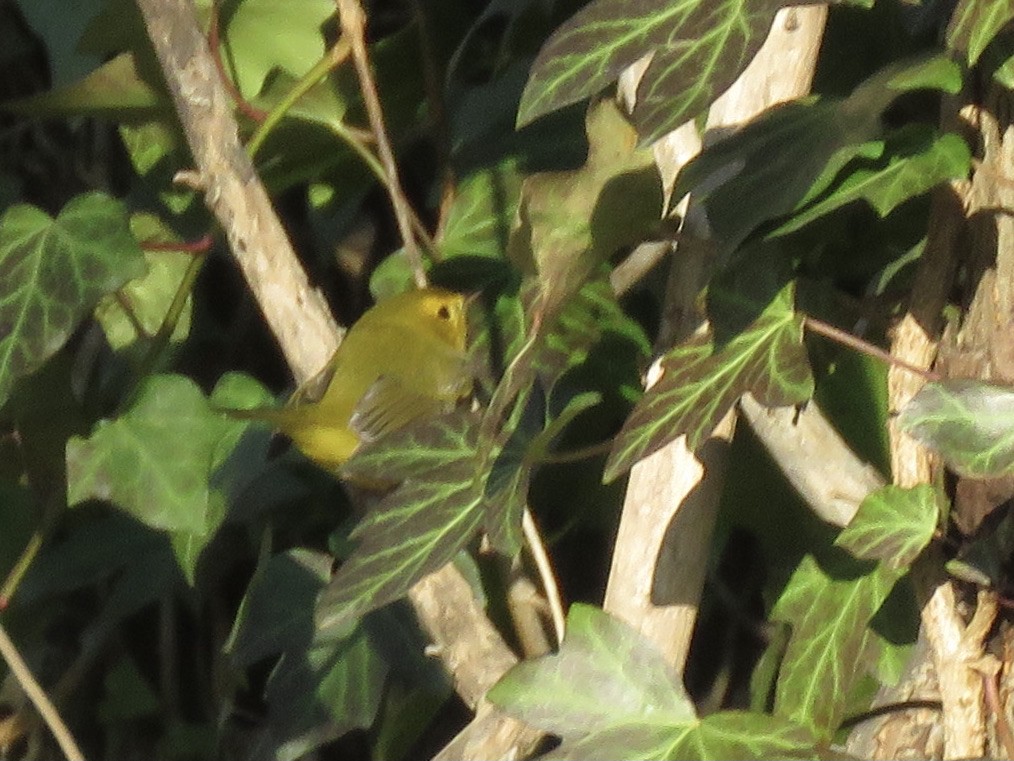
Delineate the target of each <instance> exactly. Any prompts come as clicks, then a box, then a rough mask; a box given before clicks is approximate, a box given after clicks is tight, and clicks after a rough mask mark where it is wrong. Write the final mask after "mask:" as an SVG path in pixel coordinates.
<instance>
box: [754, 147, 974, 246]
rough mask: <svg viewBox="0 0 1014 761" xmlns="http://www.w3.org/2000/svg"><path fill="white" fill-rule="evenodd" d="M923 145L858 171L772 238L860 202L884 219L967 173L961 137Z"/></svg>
mask: <svg viewBox="0 0 1014 761" xmlns="http://www.w3.org/2000/svg"><path fill="white" fill-rule="evenodd" d="M922 142H923V143H924V144H923V145H921V146H908V150H905V151H904V152H901V153H897V154H894V155H891V156H890V158H889V159H888V161H887V164H886V165H885V166H882V167H875V168H874V167H871V168H867V167H861V168H858V169H856V170H855V171H853V172H852V173H850V174H849V175H848V176H846V177H845V179H844V180H842V182H841V183H840V184H839V185H838V186H837V187H835V188H834V190H833V191H831V192H830V193H829V194H828V195H826V196H825V197H824V198H822V199H821V200H820V201H818V202H817V203H814V204H813V205H812V206H809V207H807V208H806V209H804V210H803V211H801V212H800V213H798V214H795V215H793V217H792V218H791V219H790V220H789V221H788V222H786V223H785V224H783V225H781V226H780V227H778V228H777V229H776V230H775V231H774V232H772V233H771V235H785V234H787V233H790V232H793V231H795V230H798V229H799V228H801V227H803V226H804V225H807V224H809V223H810V222H812V221H813V220H815V219H817V218H819V217H822V216H824V215H826V214H829V213H830V212H832V211H834V210H835V209H839V208H841V207H842V206H844V205H846V204H848V203H851V202H853V201H858V200H865V201H867V202H868V203H869V204H870V205H871V206H872V207H873V208H874V209H876V211H877V213H878V214H879V215H880V216H881V217H886V216H887V215H888V214H890V213H891V212H892V211H893V210H894V209H895V208H896V207H897V206H898V205H899V204H901V203H904V202H905V201H907V200H908V199H910V198H913V197H915V196H917V195H921V194H923V193H925V192H926V191H928V190H930V189H932V188H933V187H935V186H936V185H939V184H940V183H941V182H945V181H947V180H951V179H955V178H958V177H964V176H965V175H967V174H968V170H969V167H970V166H971V161H972V155H971V153H970V152H969V150H968V145H967V144H966V143H965V141H964V140H962V139H961V138H960V137H958V136H957V135H954V134H950V133H948V134H944V135H939V136H935V137H932V138H931V139H930V140H929V141H926V140H923V141H922ZM927 142H928V144H925V143H927ZM909 150H911V151H912V152H908V151H909Z"/></svg>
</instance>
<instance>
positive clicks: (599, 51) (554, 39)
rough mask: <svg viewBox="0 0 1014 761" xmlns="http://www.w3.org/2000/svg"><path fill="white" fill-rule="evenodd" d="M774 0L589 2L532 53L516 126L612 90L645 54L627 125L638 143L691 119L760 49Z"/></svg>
mask: <svg viewBox="0 0 1014 761" xmlns="http://www.w3.org/2000/svg"><path fill="white" fill-rule="evenodd" d="M783 4H784V3H782V2H780V1H779V0H728V2H723V3H715V2H710V1H708V0H673V2H667V3H660V2H658V1H657V0H595V2H592V3H590V4H589V5H587V6H586V7H585V8H583V9H582V10H580V11H578V13H576V14H575V15H574V16H573V17H572V18H571V19H570V20H569V21H567V22H566V23H564V24H563V25H561V26H560V27H559V28H558V29H557V30H556V31H555V32H554V33H553V34H552V36H551V37H550V38H549V41H548V42H547V43H546V44H545V46H543V48H542V50H541V51H540V52H539V55H538V57H537V58H536V59H535V63H534V64H533V65H532V71H531V74H530V76H529V80H528V84H527V85H526V87H525V90H524V93H523V94H522V96H521V103H520V105H519V107H518V126H524V125H525V124H528V123H529V122H531V121H533V120H535V119H537V118H538V117H540V116H542V115H544V114H548V113H549V112H551V111H555V110H557V109H559V108H562V107H563V106H566V105H568V104H570V103H575V102H577V101H579V100H582V99H584V98H587V97H588V96H590V95H594V94H595V93H597V92H599V91H601V90H602V89H604V88H605V87H607V86H608V85H610V84H612V83H613V82H614V81H615V80H616V79H617V77H618V76H619V74H620V72H622V71H623V70H624V69H625V68H627V67H628V66H630V65H631V64H633V63H634V62H636V61H637V60H639V59H640V58H642V57H643V56H645V55H648V54H651V56H652V58H651V63H650V64H649V65H648V68H647V69H646V70H645V72H644V75H643V76H642V78H641V81H640V84H639V85H638V88H637V100H636V106H635V108H634V113H633V119H634V122H635V123H636V124H637V128H638V132H639V133H640V135H641V138H642V140H643V141H644V142H645V143H648V142H653V141H655V140H657V139H658V138H659V137H661V136H662V135H664V134H665V133H667V132H669V131H671V130H673V129H675V128H676V127H678V126H679V125H680V124H682V123H683V122H685V121H687V120H688V119H692V118H694V117H696V116H697V115H698V114H699V113H700V112H702V111H703V110H704V109H705V108H707V107H708V105H709V104H710V103H711V102H712V101H713V100H714V99H715V98H717V97H718V95H720V94H721V93H722V92H723V91H724V90H725V89H726V88H728V87H729V85H731V84H732V83H733V82H734V81H735V80H736V78H737V77H738V76H739V74H740V73H741V72H742V71H743V70H744V69H745V68H746V66H747V64H748V63H750V61H751V60H752V59H753V57H754V54H755V53H756V52H757V51H758V50H759V49H760V46H761V44H762V43H763V42H764V38H765V36H766V35H767V33H768V30H769V29H770V27H771V22H772V21H773V20H774V17H775V13H776V12H777V11H778V9H779V8H780V7H781V6H782V5H783Z"/></svg>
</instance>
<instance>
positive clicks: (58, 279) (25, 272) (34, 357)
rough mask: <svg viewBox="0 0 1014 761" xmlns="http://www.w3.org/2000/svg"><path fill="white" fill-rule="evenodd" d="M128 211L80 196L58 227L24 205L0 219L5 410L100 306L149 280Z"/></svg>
mask: <svg viewBox="0 0 1014 761" xmlns="http://www.w3.org/2000/svg"><path fill="white" fill-rule="evenodd" d="M144 266H145V265H144V257H143V256H142V255H141V250H140V248H139V247H138V245H137V241H135V240H134V237H133V236H132V235H131V234H130V228H129V226H128V223H127V215H126V211H125V209H124V207H123V205H122V204H121V203H120V202H119V201H116V200H114V199H112V198H110V197H108V196H106V195H103V194H102V193H88V194H86V195H81V196H77V197H76V198H74V199H73V200H72V201H71V202H70V203H68V204H67V205H66V206H65V207H64V208H63V210H62V211H61V212H60V214H59V216H57V218H56V219H55V220H54V219H52V218H51V217H50V216H49V215H47V214H46V213H45V212H43V211H42V210H40V209H37V208H36V207H34V206H27V205H18V206H13V207H11V208H10V209H8V210H7V211H6V212H5V213H4V215H3V217H0V406H2V405H3V404H4V402H5V401H6V400H7V397H8V396H9V394H10V391H11V387H12V386H13V385H14V381H15V380H17V379H18V378H19V377H21V376H24V375H28V374H29V373H32V372H34V371H35V370H36V369H38V368H39V367H41V366H42V364H43V362H45V361H46V360H47V359H48V358H49V357H51V356H53V354H55V353H56V351H57V350H58V349H59V348H60V347H61V346H63V344H64V342H65V341H66V340H67V339H68V338H69V337H70V334H71V333H72V332H73V331H74V329H75V328H76V327H77V325H78V323H79V322H80V321H81V320H82V319H83V318H84V317H85V315H87V314H88V312H89V310H91V308H92V307H93V306H95V303H96V302H97V301H98V300H99V299H100V298H101V297H102V296H103V295H104V294H106V293H111V292H112V291H115V290H116V289H117V288H119V287H120V286H121V285H123V284H124V283H125V282H127V281H128V280H130V279H132V278H135V277H139V276H140V275H142V274H143V273H144Z"/></svg>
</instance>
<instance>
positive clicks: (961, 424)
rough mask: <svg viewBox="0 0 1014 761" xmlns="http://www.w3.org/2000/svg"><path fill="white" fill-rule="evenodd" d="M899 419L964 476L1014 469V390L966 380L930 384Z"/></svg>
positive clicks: (998, 473) (1000, 473) (985, 475)
mask: <svg viewBox="0 0 1014 761" xmlns="http://www.w3.org/2000/svg"><path fill="white" fill-rule="evenodd" d="M898 422H899V424H900V425H901V428H902V430H903V431H905V432H906V433H908V434H909V435H910V436H912V437H914V438H915V439H917V440H918V441H920V442H922V443H923V444H924V445H925V446H927V447H929V448H930V449H933V450H935V451H936V452H937V453H938V454H939V455H940V456H941V457H942V458H943V460H944V462H945V463H947V466H948V467H949V468H951V469H952V470H953V471H955V472H956V473H959V474H960V475H963V476H967V477H969V478H996V477H999V476H1003V475H1007V474H1009V473H1012V472H1014V389H1011V388H1007V387H1004V386H994V385H991V384H989V383H985V382H983V381H975V380H963V379H959V380H944V381H939V382H934V383H927V384H926V385H925V386H923V387H922V390H921V391H920V392H919V393H918V394H916V395H915V398H913V399H912V401H911V402H909V403H908V405H906V407H905V409H903V410H902V411H901V416H900V418H899V421H898Z"/></svg>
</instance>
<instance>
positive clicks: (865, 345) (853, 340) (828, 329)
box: [803, 315, 940, 381]
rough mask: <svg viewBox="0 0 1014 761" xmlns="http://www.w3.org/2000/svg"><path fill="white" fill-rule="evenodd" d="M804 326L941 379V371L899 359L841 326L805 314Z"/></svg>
mask: <svg viewBox="0 0 1014 761" xmlns="http://www.w3.org/2000/svg"><path fill="white" fill-rule="evenodd" d="M803 327H805V328H806V329H807V330H809V331H811V332H813V333H816V334H818V335H821V336H824V338H829V339H831V340H832V341H834V342H836V343H840V344H841V345H842V346H848V347H849V348H850V349H855V350H856V351H858V352H861V353H863V354H866V355H867V356H870V357H875V358H876V359H879V360H881V361H883V362H887V363H888V364H889V365H894V366H895V367H900V368H902V369H903V370H908V371H909V372H910V373H915V374H916V375H919V376H921V377H923V378H925V379H926V380H928V381H938V380H940V374H939V373H937V372H934V371H933V370H927V369H926V368H924V367H916V366H915V365H913V364H911V363H910V362H906V361H905V360H903V359H899V358H898V357H896V356H894V355H893V354H891V353H890V352H889V351H885V350H884V349H881V348H880V347H879V346H876V345H875V344H872V343H870V342H869V341H865V340H863V339H862V338H859V337H858V336H854V335H852V334H851V333H848V332H846V331H844V330H842V329H840V328H836V327H835V326H834V325H830V324H828V323H826V322H824V321H823V320H818V319H817V318H815V317H810V316H809V315H804V316H803Z"/></svg>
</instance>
